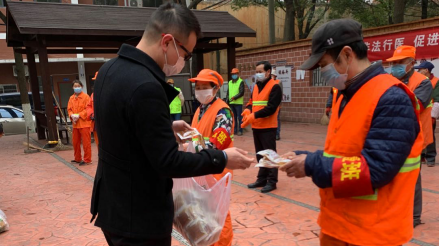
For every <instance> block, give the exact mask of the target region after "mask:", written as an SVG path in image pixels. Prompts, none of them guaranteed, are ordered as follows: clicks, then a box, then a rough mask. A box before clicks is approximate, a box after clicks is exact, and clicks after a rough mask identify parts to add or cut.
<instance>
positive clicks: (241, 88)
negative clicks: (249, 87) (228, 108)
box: [233, 81, 245, 100]
mask: <svg viewBox="0 0 439 246" xmlns="http://www.w3.org/2000/svg"><path fill="white" fill-rule="evenodd" d="M244 83H245V82H244V81H242V82H241V84H240V85H239V92H238V94H236V95H234V96H233V98H234V99H235V100H236V99H238V98H240V97H243V96H244V88H245V87H244Z"/></svg>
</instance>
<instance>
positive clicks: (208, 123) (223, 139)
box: [192, 98, 234, 246]
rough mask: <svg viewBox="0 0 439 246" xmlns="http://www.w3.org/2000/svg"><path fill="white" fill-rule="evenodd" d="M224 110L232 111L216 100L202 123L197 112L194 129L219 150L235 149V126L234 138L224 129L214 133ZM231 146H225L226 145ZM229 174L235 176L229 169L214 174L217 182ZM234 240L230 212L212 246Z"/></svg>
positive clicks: (221, 245)
mask: <svg viewBox="0 0 439 246" xmlns="http://www.w3.org/2000/svg"><path fill="white" fill-rule="evenodd" d="M223 108H227V109H229V110H230V108H229V106H228V105H227V104H226V103H225V102H224V101H223V100H221V99H219V98H218V99H216V101H215V102H214V103H213V104H212V105H211V106H210V107H209V108H208V109H207V111H206V112H205V113H204V115H203V117H201V119H200V121H198V118H199V115H200V108H198V109H197V111H196V112H195V115H194V118H193V120H192V128H196V129H197V130H198V132H200V133H201V135H203V137H204V138H206V139H209V140H210V142H211V143H213V144H215V146H216V147H217V148H218V149H221V150H223V149H226V148H230V147H233V141H232V136H233V129H234V124H233V126H232V129H231V131H232V136H227V135H228V133H227V131H225V129H223V128H218V129H217V130H215V132H214V131H213V126H214V124H215V119H216V116H217V114H218V111H220V110H221V109H223ZM228 142H229V144H228V145H227V146H225V143H228ZM227 173H231V174H233V172H232V170H229V169H227V168H225V169H224V171H223V172H222V173H221V174H213V176H214V177H215V179H216V180H220V179H221V178H222V177H224V176H225V175H226V174H227ZM232 239H233V228H232V218H231V216H230V211H229V212H228V213H227V217H226V221H225V223H224V227H223V230H222V231H221V235H220V238H219V241H218V242H216V243H215V244H213V245H212V246H231V245H232Z"/></svg>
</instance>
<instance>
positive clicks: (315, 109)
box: [237, 44, 330, 123]
mask: <svg viewBox="0 0 439 246" xmlns="http://www.w3.org/2000/svg"><path fill="white" fill-rule="evenodd" d="M310 53H311V46H310V44H305V45H303V44H302V45H298V47H293V48H281V49H278V50H274V51H266V52H261V53H253V54H243V52H241V53H238V56H237V66H238V67H241V77H242V78H247V77H249V76H251V75H253V74H254V73H255V64H256V63H257V62H258V61H263V60H267V61H269V62H270V63H271V64H275V63H276V61H282V60H286V61H287V65H292V66H293V69H292V71H291V102H290V103H282V105H281V107H282V109H281V120H283V121H294V122H307V123H318V122H320V118H321V117H322V114H323V112H324V109H325V105H326V100H327V98H328V95H329V91H330V88H329V87H315V86H312V81H311V78H310V76H309V72H306V75H305V79H304V80H299V81H297V80H296V71H297V69H298V68H299V67H300V65H301V64H302V63H303V62H304V61H305V59H306V58H307V57H308V55H309V54H310ZM249 97H250V91H249V90H248V88H247V87H246V93H245V101H246V102H247V101H248V100H249Z"/></svg>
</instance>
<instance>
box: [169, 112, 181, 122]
mask: <svg viewBox="0 0 439 246" xmlns="http://www.w3.org/2000/svg"><path fill="white" fill-rule="evenodd" d="M171 119H172V121H176V120H181V113H180V114H171Z"/></svg>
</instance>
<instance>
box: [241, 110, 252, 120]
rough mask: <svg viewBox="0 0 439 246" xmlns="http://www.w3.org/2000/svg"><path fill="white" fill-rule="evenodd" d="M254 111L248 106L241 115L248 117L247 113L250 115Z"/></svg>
mask: <svg viewBox="0 0 439 246" xmlns="http://www.w3.org/2000/svg"><path fill="white" fill-rule="evenodd" d="M251 113H252V112H251V111H250V109H248V108H246V109H245V110H244V112H242V114H241V116H242V117H244V118H245V117H247V115H249V114H251Z"/></svg>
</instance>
